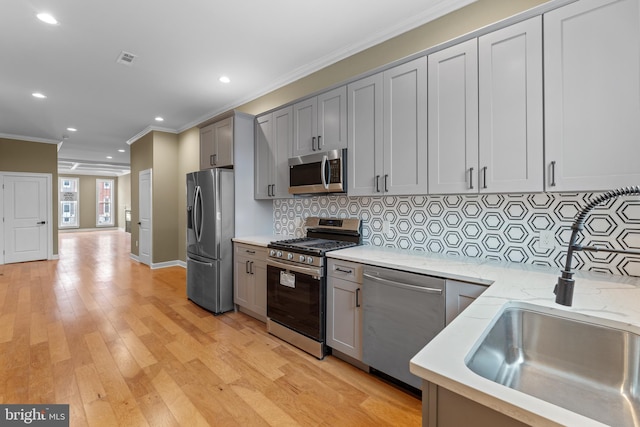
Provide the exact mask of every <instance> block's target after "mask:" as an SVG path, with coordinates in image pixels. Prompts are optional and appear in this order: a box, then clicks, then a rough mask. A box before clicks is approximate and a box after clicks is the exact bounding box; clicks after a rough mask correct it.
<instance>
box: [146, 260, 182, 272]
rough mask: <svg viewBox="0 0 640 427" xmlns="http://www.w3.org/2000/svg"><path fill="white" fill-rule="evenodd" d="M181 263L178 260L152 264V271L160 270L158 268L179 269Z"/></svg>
mask: <svg viewBox="0 0 640 427" xmlns="http://www.w3.org/2000/svg"><path fill="white" fill-rule="evenodd" d="M179 262H180V261H178V260H174V261H165V262H156V263H151V269H152V270H155V269H158V268H168V267H178V266H180V264H179Z"/></svg>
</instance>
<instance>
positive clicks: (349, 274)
mask: <svg viewBox="0 0 640 427" xmlns="http://www.w3.org/2000/svg"><path fill="white" fill-rule="evenodd" d="M327 275H329V276H331V277H337V278H339V279H344V280H349V281H352V282H356V283H362V264H358V263H356V262H349V261H342V260H337V259H330V260H329V263H328V264H327Z"/></svg>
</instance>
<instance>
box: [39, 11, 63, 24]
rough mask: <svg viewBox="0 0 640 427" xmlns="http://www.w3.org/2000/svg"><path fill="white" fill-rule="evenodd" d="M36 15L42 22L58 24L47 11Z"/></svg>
mask: <svg viewBox="0 0 640 427" xmlns="http://www.w3.org/2000/svg"><path fill="white" fill-rule="evenodd" d="M36 16H37V17H38V19H39V20H41V21H42V22H46V23H47V24H51V25H57V24H58V20H57V19H56V18H54V17H53V16H51V15H50V14H48V13H39V14H37V15H36Z"/></svg>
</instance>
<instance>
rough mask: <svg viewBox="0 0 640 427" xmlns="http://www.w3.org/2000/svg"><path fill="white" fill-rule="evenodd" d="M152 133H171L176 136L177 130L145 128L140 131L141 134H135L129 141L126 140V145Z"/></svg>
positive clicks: (156, 127) (154, 127)
mask: <svg viewBox="0 0 640 427" xmlns="http://www.w3.org/2000/svg"><path fill="white" fill-rule="evenodd" d="M153 131H158V132H167V133H173V134H177V133H178V131H177V130H175V129H171V128H163V127H159V126H147V127H146V128H144V130H142V131H141V132H138V133H137V134H135V135H134V136H132V137H131V138H130V139H128V140H127V145H131V144H133V143H134V142H136V141H137V140H139V139H140V138H142V137H143V136H145V135H146V134H148V133H149V132H153Z"/></svg>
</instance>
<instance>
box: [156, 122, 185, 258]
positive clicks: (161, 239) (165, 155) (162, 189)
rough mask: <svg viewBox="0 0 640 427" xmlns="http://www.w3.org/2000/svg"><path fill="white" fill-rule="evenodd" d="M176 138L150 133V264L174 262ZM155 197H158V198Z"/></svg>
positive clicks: (176, 226)
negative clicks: (151, 147)
mask: <svg viewBox="0 0 640 427" xmlns="http://www.w3.org/2000/svg"><path fill="white" fill-rule="evenodd" d="M177 159H178V136H177V135H176V134H172V133H166V132H157V131H154V132H153V173H152V181H153V183H152V188H153V190H152V191H153V195H154V197H153V202H152V205H153V260H152V261H153V262H154V263H160V262H168V261H175V260H177V259H178V219H177V212H176V207H177V206H178V187H179V185H178V180H177V179H176V176H177V174H178V161H177ZM158 195H162V196H161V197H158Z"/></svg>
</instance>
